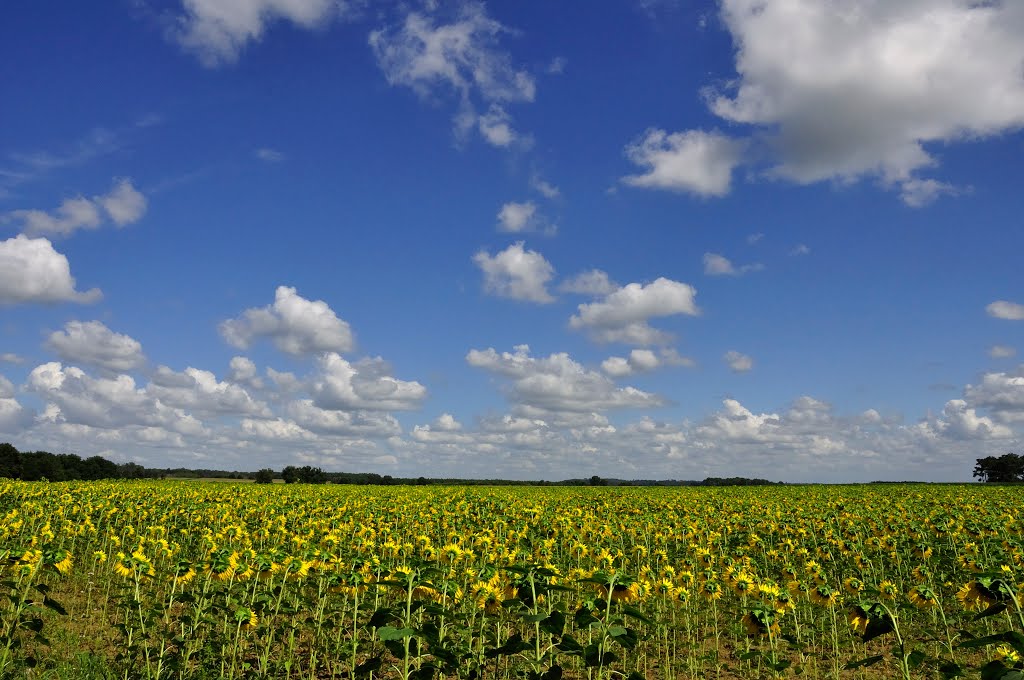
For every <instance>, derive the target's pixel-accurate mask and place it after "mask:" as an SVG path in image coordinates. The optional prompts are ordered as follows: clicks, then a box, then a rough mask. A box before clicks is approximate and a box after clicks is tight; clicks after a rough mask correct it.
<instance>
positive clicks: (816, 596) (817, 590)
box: [808, 584, 839, 607]
mask: <svg viewBox="0 0 1024 680" xmlns="http://www.w3.org/2000/svg"><path fill="white" fill-rule="evenodd" d="M808 595H809V597H810V598H811V602H813V603H814V604H816V605H819V606H822V607H831V606H833V605H835V603H836V602H838V601H839V593H838V592H836V591H834V590H832V589H831V588H829V587H828V586H827V585H825V584H821V585H817V586H815V587H813V588H811V590H810V592H809V593H808Z"/></svg>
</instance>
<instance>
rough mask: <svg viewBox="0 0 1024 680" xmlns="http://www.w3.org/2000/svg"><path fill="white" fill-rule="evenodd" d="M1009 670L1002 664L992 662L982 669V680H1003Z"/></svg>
mask: <svg viewBox="0 0 1024 680" xmlns="http://www.w3.org/2000/svg"><path fill="white" fill-rule="evenodd" d="M1009 670H1010V669H1009V668H1007V667H1006V666H1004V665H1003V664H1002V662H999V661H990V662H989V663H987V664H985V665H984V666H982V667H981V680H1003V678H1004V677H1006V674H1007V671H1009Z"/></svg>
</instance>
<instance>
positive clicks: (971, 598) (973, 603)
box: [956, 581, 996, 609]
mask: <svg viewBox="0 0 1024 680" xmlns="http://www.w3.org/2000/svg"><path fill="white" fill-rule="evenodd" d="M956 599H957V600H959V601H960V604H961V605H963V607H964V609H977V608H980V607H982V606H987V605H990V604H994V603H995V601H996V598H995V597H994V596H993V594H992V591H990V590H989V589H988V588H986V587H985V586H983V585H981V584H980V583H978V582H977V581H971V582H970V583H967V584H964V586H963V587H962V588H960V590H959V591H957V594H956Z"/></svg>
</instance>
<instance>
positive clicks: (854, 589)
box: [843, 576, 864, 595]
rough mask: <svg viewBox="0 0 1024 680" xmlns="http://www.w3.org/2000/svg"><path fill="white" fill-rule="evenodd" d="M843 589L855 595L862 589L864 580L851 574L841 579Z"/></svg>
mask: <svg viewBox="0 0 1024 680" xmlns="http://www.w3.org/2000/svg"><path fill="white" fill-rule="evenodd" d="M843 589H845V590H846V592H848V593H849V594H850V595H857V594H859V593H860V592H861V591H862V590H864V582H863V581H861V580H860V579H859V578H857V577H855V576H851V577H850V578H848V579H846V580H845V581H843Z"/></svg>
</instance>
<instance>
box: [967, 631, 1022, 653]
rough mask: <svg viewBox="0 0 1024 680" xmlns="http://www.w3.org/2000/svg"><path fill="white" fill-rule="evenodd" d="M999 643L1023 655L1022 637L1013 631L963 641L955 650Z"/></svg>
mask: <svg viewBox="0 0 1024 680" xmlns="http://www.w3.org/2000/svg"><path fill="white" fill-rule="evenodd" d="M1001 642H1005V643H1007V644H1009V645H1010V646H1011V647H1013V648H1014V649H1015V650H1017V652H1018V653H1019V654H1024V635H1022V634H1020V633H1018V632H1017V631H1015V630H1008V631H1005V632H1003V633H996V634H995V635H986V636H985V637H980V638H974V639H973V640H965V641H963V642H961V643H960V644H958V645H957V649H975V648H977V647H987V646H989V645H996V644H999V643H1001Z"/></svg>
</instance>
